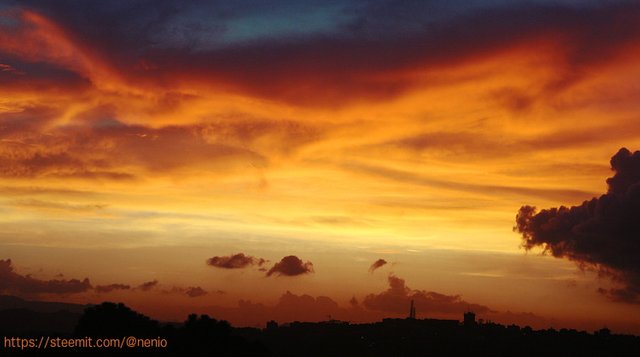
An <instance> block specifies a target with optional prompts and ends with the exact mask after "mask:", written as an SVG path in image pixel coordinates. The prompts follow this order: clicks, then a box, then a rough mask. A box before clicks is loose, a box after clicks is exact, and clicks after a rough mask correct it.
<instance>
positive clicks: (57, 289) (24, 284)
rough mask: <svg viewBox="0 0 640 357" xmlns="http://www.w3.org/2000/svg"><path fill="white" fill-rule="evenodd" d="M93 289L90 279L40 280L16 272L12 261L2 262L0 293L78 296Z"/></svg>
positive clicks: (0, 264) (0, 265)
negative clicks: (77, 294)
mask: <svg viewBox="0 0 640 357" xmlns="http://www.w3.org/2000/svg"><path fill="white" fill-rule="evenodd" d="M91 288H92V286H91V283H90V282H89V279H87V278H85V279H84V280H82V281H81V280H78V279H69V280H66V279H53V280H40V279H36V278H33V277H31V276H30V275H21V274H18V273H16V272H15V271H14V268H13V266H12V262H11V259H6V260H0V292H4V293H15V294H26V295H29V294H60V295H64V294H76V293H82V292H85V291H88V290H90V289H91Z"/></svg>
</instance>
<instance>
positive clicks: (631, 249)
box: [514, 148, 640, 303]
mask: <svg viewBox="0 0 640 357" xmlns="http://www.w3.org/2000/svg"><path fill="white" fill-rule="evenodd" d="M611 169H612V170H613V171H614V172H615V174H614V175H613V176H612V177H610V178H609V179H607V184H608V186H609V188H608V190H607V192H606V193H605V194H603V195H601V196H600V197H597V198H592V199H591V200H588V201H584V202H583V203H582V204H581V205H579V206H571V207H565V206H560V207H553V208H549V209H543V210H541V211H540V212H537V210H536V208H535V207H532V206H522V207H521V208H520V210H519V212H518V214H517V216H516V226H515V227H514V229H515V230H516V231H517V232H519V233H521V235H522V241H523V246H524V248H525V249H527V250H529V249H532V248H534V247H542V248H543V249H544V251H545V252H548V253H550V254H551V255H552V256H554V257H556V258H567V259H569V260H572V261H574V262H576V263H577V264H578V265H579V266H580V267H581V268H589V269H594V270H597V271H598V272H599V273H600V274H601V275H604V276H608V277H610V278H611V279H612V280H613V281H614V282H616V283H619V284H620V286H619V287H616V288H612V289H604V288H601V289H600V290H599V291H600V292H602V293H604V294H606V295H607V296H609V297H610V298H612V299H614V300H617V301H625V302H631V303H640V259H638V257H639V256H640V152H639V151H636V152H634V153H631V152H630V151H629V150H628V149H626V148H622V149H620V150H619V151H618V153H616V154H615V155H614V156H613V157H612V158H611Z"/></svg>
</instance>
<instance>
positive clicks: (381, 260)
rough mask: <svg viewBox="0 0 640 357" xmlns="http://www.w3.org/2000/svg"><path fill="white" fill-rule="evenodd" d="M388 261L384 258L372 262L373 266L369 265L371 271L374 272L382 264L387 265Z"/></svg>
mask: <svg viewBox="0 0 640 357" xmlns="http://www.w3.org/2000/svg"><path fill="white" fill-rule="evenodd" d="M386 264H387V261H386V260H384V259H378V260H376V261H375V262H373V264H371V266H370V267H369V273H372V274H373V272H374V271H375V270H376V269H378V268H382V266H384V265H386Z"/></svg>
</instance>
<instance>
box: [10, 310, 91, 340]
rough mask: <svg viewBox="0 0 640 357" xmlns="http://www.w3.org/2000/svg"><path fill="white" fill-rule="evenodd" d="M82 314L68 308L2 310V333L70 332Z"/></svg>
mask: <svg viewBox="0 0 640 357" xmlns="http://www.w3.org/2000/svg"><path fill="white" fill-rule="evenodd" d="M80 316H81V315H80V314H79V313H76V312H69V311H66V310H61V311H56V312H38V311H32V310H28V309H9V310H2V311H0V333H2V334H6V335H11V333H30V334H35V333H39V334H53V333H56V334H57V333H62V334H70V333H72V332H73V330H74V328H75V327H76V325H77V324H78V320H79V319H80Z"/></svg>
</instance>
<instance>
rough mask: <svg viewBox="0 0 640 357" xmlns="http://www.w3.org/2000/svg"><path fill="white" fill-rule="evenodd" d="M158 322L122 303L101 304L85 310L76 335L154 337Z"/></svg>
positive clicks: (156, 332)
mask: <svg viewBox="0 0 640 357" xmlns="http://www.w3.org/2000/svg"><path fill="white" fill-rule="evenodd" d="M158 330H159V329H158V322H157V321H155V320H152V319H150V318H149V317H147V316H145V315H142V314H140V313H137V312H135V311H133V310H131V309H130V308H128V307H127V306H125V305H124V304H122V303H119V304H116V303H112V302H103V303H102V304H100V305H96V306H92V307H89V308H87V309H85V311H84V314H83V315H82V316H81V317H80V320H79V321H78V325H77V326H76V335H79V336H94V337H121V336H137V337H145V336H154V337H155V336H156V335H157V334H158Z"/></svg>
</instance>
